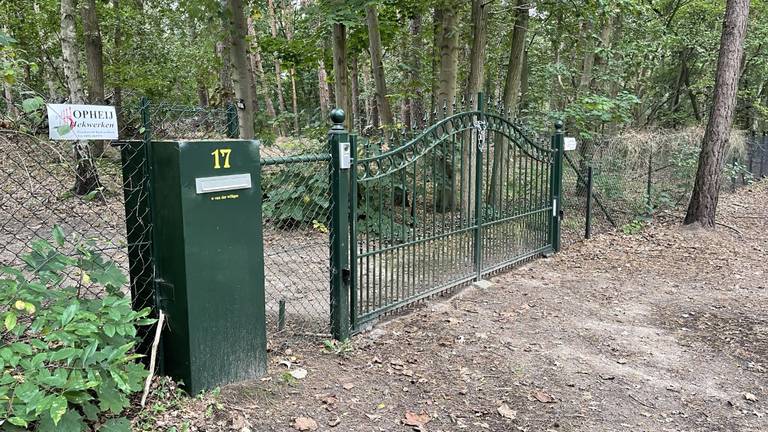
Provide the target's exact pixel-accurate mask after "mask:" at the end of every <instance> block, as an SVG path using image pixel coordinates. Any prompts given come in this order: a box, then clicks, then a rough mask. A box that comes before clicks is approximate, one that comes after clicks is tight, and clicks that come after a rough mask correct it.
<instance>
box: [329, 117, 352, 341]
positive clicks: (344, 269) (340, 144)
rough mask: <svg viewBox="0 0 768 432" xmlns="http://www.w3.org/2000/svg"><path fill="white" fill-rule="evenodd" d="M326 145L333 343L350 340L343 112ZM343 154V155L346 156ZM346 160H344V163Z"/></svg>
mask: <svg viewBox="0 0 768 432" xmlns="http://www.w3.org/2000/svg"><path fill="white" fill-rule="evenodd" d="M331 121H332V122H333V127H331V130H330V132H329V133H328V145H329V146H330V152H331V177H330V180H331V223H330V231H331V234H330V237H331V256H330V258H331V262H330V272H331V275H330V276H331V287H330V288H331V334H332V335H333V337H334V338H335V339H336V340H340V341H341V340H346V339H348V338H349V324H350V322H349V310H350V302H349V283H350V271H349V219H348V209H349V167H350V165H349V163H350V159H349V158H350V156H351V152H350V149H349V146H350V144H349V133H348V132H347V131H346V130H345V129H344V111H343V110H341V109H338V108H337V109H335V110H333V111H332V112H331ZM345 153H346V154H345ZM345 158H346V160H345Z"/></svg>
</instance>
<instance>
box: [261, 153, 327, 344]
mask: <svg viewBox="0 0 768 432" xmlns="http://www.w3.org/2000/svg"><path fill="white" fill-rule="evenodd" d="M262 153H263V154H265V155H267V156H266V157H263V158H262V167H263V168H262V173H261V176H262V177H261V181H262V192H263V205H262V218H263V221H264V225H263V229H264V270H265V280H266V287H265V290H266V292H265V297H266V312H267V325H268V328H267V329H268V332H269V334H270V335H276V334H282V335H292V334H297V333H299V334H301V333H318V332H322V333H327V332H328V326H329V322H330V321H329V317H330V292H329V287H330V268H329V262H330V257H329V242H330V239H329V228H328V227H329V225H330V212H331V202H330V199H331V198H330V187H329V162H330V160H331V156H330V154H312V155H300V156H269V155H270V154H271V153H274V152H273V151H271V149H269V148H267V149H264V151H263V152H262Z"/></svg>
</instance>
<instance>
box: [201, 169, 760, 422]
mask: <svg viewBox="0 0 768 432" xmlns="http://www.w3.org/2000/svg"><path fill="white" fill-rule="evenodd" d="M720 220H721V221H722V222H723V223H724V224H727V225H729V226H730V227H731V228H726V227H720V228H719V229H718V230H716V231H715V232H702V231H700V230H690V229H683V228H680V227H679V226H654V227H650V228H648V229H646V230H644V231H643V232H642V233H640V234H637V235H634V236H625V235H621V234H616V235H608V236H602V237H599V238H595V239H593V240H592V241H590V242H588V243H584V244H580V245H577V246H575V247H573V248H571V249H570V250H567V251H565V252H564V253H561V254H559V255H558V256H556V257H554V258H552V259H542V260H538V261H536V262H533V263H531V264H529V265H526V266H524V267H521V268H518V269H515V270H513V271H511V272H509V273H506V274H502V275H499V276H497V277H495V278H493V282H495V284H496V285H495V287H493V288H491V289H488V290H485V291H481V290H478V289H475V288H470V289H467V290H465V291H463V292H462V293H460V294H458V295H457V296H455V297H453V298H452V299H449V300H445V301H434V302H431V303H429V304H427V305H426V306H424V307H423V308H421V309H420V310H418V311H415V312H413V313H411V314H409V315H405V316H403V317H400V318H398V319H396V320H392V321H390V322H388V323H385V324H382V325H379V326H378V327H377V328H376V329H375V330H374V331H373V332H370V333H367V334H364V335H360V336H357V337H355V338H354V339H353V341H352V343H351V345H352V347H353V350H352V351H351V352H349V353H348V354H346V355H345V356H341V355H337V354H333V353H328V352H327V351H324V350H323V349H322V347H321V346H320V345H321V344H320V343H317V344H316V345H311V346H279V347H273V353H272V363H271V364H270V372H269V376H268V377H266V378H265V379H263V380H261V381H260V382H257V383H251V384H247V385H238V386H230V387H227V388H225V389H223V390H222V395H221V396H220V398H221V399H220V402H221V403H222V406H221V407H220V408H221V409H219V410H217V413H216V414H214V415H213V416H212V418H209V419H207V420H205V419H202V416H201V418H199V419H198V420H194V417H195V414H190V416H191V417H192V424H193V425H198V427H199V428H200V429H203V430H215V429H220V430H231V429H235V430H241V431H244V430H246V429H248V430H252V431H292V430H296V429H294V425H295V424H294V423H295V419H296V418H297V417H308V418H311V419H312V420H313V421H315V422H316V423H317V425H318V429H317V430H339V431H407V430H412V429H413V427H412V426H406V425H404V424H403V420H405V418H406V412H410V413H412V415H411V420H412V423H418V422H419V421H420V420H421V421H424V420H427V419H428V420H429V421H428V423H426V424H425V425H424V426H423V427H422V429H421V430H428V431H460V430H469V431H482V430H491V431H518V430H519V431H590V432H597V431H768V306H767V305H768V184H766V183H765V182H764V183H763V184H762V185H757V186H753V187H751V188H750V189H745V190H743V191H741V192H739V193H737V194H736V195H732V196H729V197H727V198H724V202H722V203H721V211H720ZM281 362H283V364H281ZM288 362H290V363H291V370H295V369H296V368H303V369H306V370H307V372H308V375H307V377H306V378H303V379H300V380H293V379H288V380H286V377H285V372H286V371H287V370H288V369H287V368H286V366H285V364H287V363H288ZM289 381H290V382H289ZM502 413H503V415H502ZM203 423H205V426H203V425H202V424H203ZM308 423H309V424H310V425H311V423H312V422H308ZM332 425H334V426H332ZM243 428H245V429H243ZM307 430H310V429H307ZM311 430H314V429H311Z"/></svg>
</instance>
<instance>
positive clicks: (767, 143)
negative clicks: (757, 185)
mask: <svg viewBox="0 0 768 432" xmlns="http://www.w3.org/2000/svg"><path fill="white" fill-rule="evenodd" d="M766 147H768V132H765V131H763V145H761V146H760V177H759V178H763V176H764V175H765V154H766V153H768V151H766Z"/></svg>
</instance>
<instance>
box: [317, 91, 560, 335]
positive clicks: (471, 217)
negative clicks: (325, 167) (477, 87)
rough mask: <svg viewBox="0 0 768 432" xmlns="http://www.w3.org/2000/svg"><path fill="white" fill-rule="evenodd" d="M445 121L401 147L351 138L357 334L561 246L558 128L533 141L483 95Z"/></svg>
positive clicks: (353, 312) (351, 255)
mask: <svg viewBox="0 0 768 432" xmlns="http://www.w3.org/2000/svg"><path fill="white" fill-rule="evenodd" d="M441 117H442V118H441V119H439V120H437V121H436V122H435V123H434V124H433V125H432V126H430V127H429V128H427V129H425V130H424V131H423V132H421V133H419V134H413V135H412V136H409V137H407V138H408V139H404V140H403V141H404V143H403V144H402V145H391V143H392V142H393V141H394V140H393V139H390V145H389V146H387V145H382V146H381V148H378V146H376V145H372V144H370V143H365V144H363V145H359V143H358V141H359V140H358V139H357V137H355V136H351V137H350V141H351V148H352V155H353V159H352V163H351V169H350V177H351V179H350V183H349V184H350V191H349V196H350V201H351V203H350V215H349V221H350V246H349V248H350V253H349V261H350V265H349V277H348V284H349V290H350V293H349V294H350V296H349V300H350V312H351V316H350V321H351V323H350V324H351V326H352V328H353V329H359V328H360V327H361V326H362V325H363V324H365V323H366V322H369V321H371V320H374V319H376V318H377V317H379V316H380V315H382V314H385V313H387V312H390V311H393V310H395V309H398V308H400V307H403V306H405V305H407V304H410V303H413V302H415V301H418V300H420V299H423V298H425V297H428V296H431V295H434V294H437V293H440V292H443V291H446V290H449V289H451V288H453V287H456V286H459V285H462V284H465V283H468V282H470V281H473V280H480V279H482V278H483V277H484V276H486V275H489V274H491V273H493V272H495V271H498V270H502V269H504V268H507V267H509V266H512V265H514V264H517V263H520V262H521V261H524V260H526V259H529V258H532V257H535V256H538V255H542V254H546V253H550V252H554V251H557V250H558V249H559V231H560V230H559V213H560V210H559V194H560V189H561V187H560V185H561V171H562V154H563V152H562V148H563V147H562V146H563V135H562V124H560V123H558V124H557V125H556V133H555V134H554V136H553V137H552V139H551V143H550V145H549V146H546V145H539V144H536V143H535V142H534V141H533V140H531V139H530V138H529V137H527V136H526V135H525V134H523V132H522V131H521V129H520V128H519V127H518V126H516V125H515V124H513V123H512V122H511V121H510V120H509V118H507V117H506V116H505V115H503V113H491V112H488V111H486V110H485V109H484V106H483V97H482V95H479V97H478V103H477V105H476V109H473V110H468V111H464V112H460V113H455V114H450V113H448V110H447V107H446V108H444V109H443V115H442V116H441ZM359 147H360V148H359ZM332 148H333V144H332ZM345 258H346V257H345ZM345 279H347V278H345Z"/></svg>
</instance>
